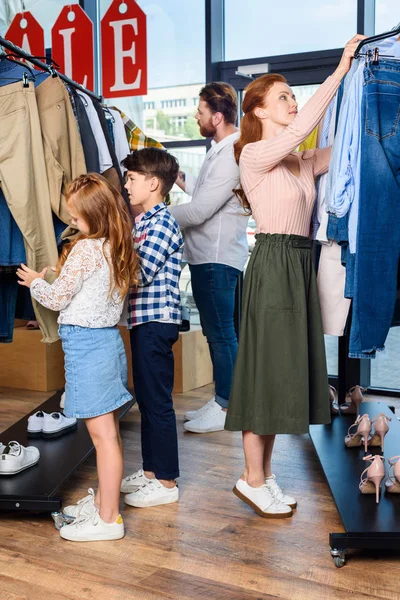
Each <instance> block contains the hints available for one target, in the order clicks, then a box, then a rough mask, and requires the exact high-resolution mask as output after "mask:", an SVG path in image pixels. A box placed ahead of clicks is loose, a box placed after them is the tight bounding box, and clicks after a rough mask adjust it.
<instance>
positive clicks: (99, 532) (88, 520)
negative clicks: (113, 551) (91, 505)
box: [60, 509, 125, 542]
mask: <svg viewBox="0 0 400 600" xmlns="http://www.w3.org/2000/svg"><path fill="white" fill-rule="evenodd" d="M124 535H125V528H124V521H123V519H122V517H121V515H118V517H117V518H116V520H115V521H114V523H106V522H105V521H103V519H102V518H101V517H100V515H99V513H98V511H97V509H95V510H94V512H93V513H92V514H91V515H90V516H88V517H80V518H79V519H76V521H74V522H73V523H71V524H70V525H64V527H62V528H61V529H60V536H61V537H62V538H64V540H70V541H71V542H102V541H107V540H120V539H121V538H123V537H124Z"/></svg>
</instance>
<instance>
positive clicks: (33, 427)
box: [28, 410, 47, 438]
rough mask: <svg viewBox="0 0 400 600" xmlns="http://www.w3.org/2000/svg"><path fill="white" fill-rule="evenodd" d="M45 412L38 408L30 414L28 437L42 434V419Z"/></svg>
mask: <svg viewBox="0 0 400 600" xmlns="http://www.w3.org/2000/svg"><path fill="white" fill-rule="evenodd" d="M45 415H46V416H47V413H45V412H44V411H43V410H38V411H37V412H35V414H34V415H31V416H30V417H29V419H28V436H29V437H32V438H33V437H40V436H41V435H42V429H43V421H44V417H45Z"/></svg>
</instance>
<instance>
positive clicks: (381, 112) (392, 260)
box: [349, 58, 400, 358]
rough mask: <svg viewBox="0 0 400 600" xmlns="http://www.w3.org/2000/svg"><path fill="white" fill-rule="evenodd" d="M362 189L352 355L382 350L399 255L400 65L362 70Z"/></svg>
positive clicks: (390, 63) (381, 61)
mask: <svg viewBox="0 0 400 600" xmlns="http://www.w3.org/2000/svg"><path fill="white" fill-rule="evenodd" d="M361 118H362V123H363V130H362V134H361V187H360V212H359V220H358V237H357V253H356V264H355V277H354V301H353V321H352V328H351V336H350V352H349V354H350V356H351V357H352V358H368V357H369V356H372V357H373V355H374V353H375V351H376V350H379V349H383V348H384V345H385V340H386V337H387V334H388V332H389V329H390V325H391V322H392V317H393V311H394V305H395V301H396V287H397V268H398V261H399V254H400V227H399V223H400V63H399V62H395V61H391V60H390V59H384V58H380V59H379V65H370V66H369V67H365V69H364V92H363V104H362V117H361Z"/></svg>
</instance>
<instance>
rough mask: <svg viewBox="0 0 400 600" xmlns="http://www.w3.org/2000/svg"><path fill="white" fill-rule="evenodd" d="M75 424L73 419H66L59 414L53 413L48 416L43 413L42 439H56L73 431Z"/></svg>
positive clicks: (75, 421)
mask: <svg viewBox="0 0 400 600" xmlns="http://www.w3.org/2000/svg"><path fill="white" fill-rule="evenodd" d="M76 424H77V420H76V419H75V418H70V417H66V416H65V415H64V414H63V413H61V412H53V413H51V414H50V415H48V414H46V413H45V416H44V419H43V429H42V436H43V437H44V438H51V437H57V436H59V435H61V434H64V433H67V432H68V431H71V430H72V429H74V428H75V427H76Z"/></svg>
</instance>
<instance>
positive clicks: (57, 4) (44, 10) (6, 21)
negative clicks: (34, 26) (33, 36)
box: [0, 0, 79, 48]
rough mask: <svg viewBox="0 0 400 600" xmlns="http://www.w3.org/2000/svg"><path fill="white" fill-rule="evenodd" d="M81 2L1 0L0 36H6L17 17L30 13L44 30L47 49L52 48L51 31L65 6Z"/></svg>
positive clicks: (71, 0)
mask: <svg viewBox="0 0 400 600" xmlns="http://www.w3.org/2000/svg"><path fill="white" fill-rule="evenodd" d="M78 3H79V0H70V1H69V2H65V0H1V1H0V35H1V36H4V35H5V34H6V32H7V29H8V28H9V26H10V24H11V22H12V20H13V19H14V17H15V15H16V14H17V13H19V12H23V11H24V10H27V11H30V12H31V13H32V15H33V16H34V17H35V19H36V20H37V21H38V23H40V25H41V26H42V27H43V29H44V36H45V44H46V48H50V47H51V29H52V27H53V25H54V23H55V22H56V20H57V17H58V15H59V14H60V12H61V9H62V8H63V6H68V5H70V4H78Z"/></svg>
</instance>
